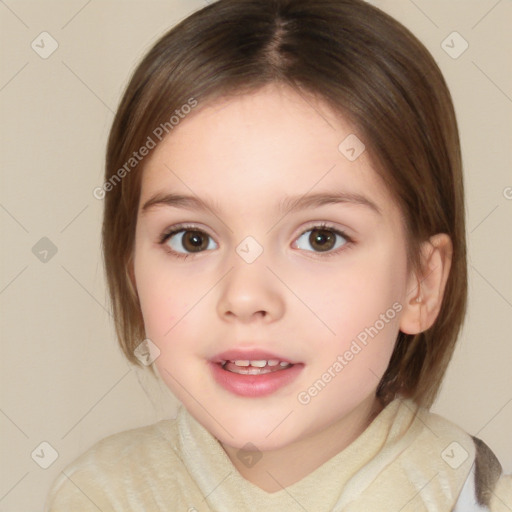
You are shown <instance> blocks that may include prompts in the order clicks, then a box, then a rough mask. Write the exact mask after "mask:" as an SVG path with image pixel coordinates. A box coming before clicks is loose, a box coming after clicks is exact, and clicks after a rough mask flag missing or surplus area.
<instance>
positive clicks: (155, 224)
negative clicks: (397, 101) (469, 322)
mask: <svg viewBox="0 0 512 512" xmlns="http://www.w3.org/2000/svg"><path fill="white" fill-rule="evenodd" d="M352 133H356V134H357V131H356V130H355V129H354V127H352V126H350V124H349V123H348V122H347V121H346V120H344V119H341V118H340V116H339V115H335V114H334V113H333V112H331V111H330V110H329V109H328V108H327V106H325V105H324V104H322V102H321V101H316V100H314V99H313V98H311V97H308V98H306V97H305V96H301V95H298V94H297V93H296V92H294V91H292V90H291V89H288V88H285V87H284V86H277V85H271V86H267V87H265V88H264V89H261V90H260V91H259V92H257V93H254V94H250V95H245V96H240V97H236V98H228V99H224V100H217V101H215V102H214V103H212V104H206V105H203V106H200V108H198V109H197V110H196V111H194V113H193V114H190V115H189V116H188V117H187V118H186V119H185V120H183V121H182V122H181V123H180V125H179V126H177V127H176V128H175V129H174V130H173V132H171V134H170V136H169V137H168V138H167V139H165V140H164V141H163V142H162V143H161V144H160V145H159V146H158V147H157V148H156V149H155V150H154V152H153V154H152V155H151V156H150V157H148V160H147V162H145V167H144V172H143V177H142V187H141V197H140V207H139V211H138V217H137V227H136V240H135V249H134V258H133V267H132V268H131V269H130V272H131V276H132V279H133V282H134V285H135V286H136V289H137V293H138V295H139V299H140V303H141V308H142V313H143V317H144V323H145V329H146V335H147V337H148V338H150V339H151V340H152V341H153V342H154V343H155V344H156V345H157V346H158V347H159V349H160V351H161V354H160V356H159V357H158V359H157V360H156V362H155V364H156V366H157V368H158V370H159V372H160V374H161V376H162V378H163V380H164V381H165V382H166V384H167V385H168V386H169V388H170V389H171V390H172V391H173V393H174V394H175V395H176V397H177V398H178V399H179V400H180V401H181V402H182V403H183V404H184V405H185V407H186V408H187V409H188V410H189V412H190V413H191V414H192V415H193V416H194V417H195V418H196V419H197V420H198V421H199V422H200V423H201V424H202V425H203V426H204V427H205V428H206V429H207V430H208V431H210V432H211V433H212V434H213V435H214V436H215V437H216V438H217V439H218V440H219V441H220V443H221V445H222V446H223V448H224V450H225V452H226V453H227V455H228V456H229V458H230V459H231V461H232V463H233V464H234V466H235V467H236V468H237V469H238V471H239V472H240V473H241V474H242V476H244V477H245V478H246V479H247V480H249V481H250V482H252V483H253V484H255V485H257V486H259V487H260V488H261V489H263V490H265V491H267V492H275V491H277V490H280V489H281V488H283V487H286V486H288V485H291V484H292V483H294V482H296V481H298V480H300V479H302V478H303V477H304V476H306V475H307V474H309V473H310V472H312V471H313V470H314V469H316V468H317V467H319V466H320V465H321V464H323V463H324V462H326V461H327V460H329V459H330V458H331V457H333V456H334V455H335V454H337V453H339V452H340V451H341V450H343V449H344V448H345V447H346V446H348V445H349V444H350V443H351V442H352V441H353V440H354V439H356V438H357V437H358V436H359V435H360V434H361V433H362V432H363V431H364V430H365V429H366V428H367V426H368V425H369V423H370V422H371V421H372V419H373V418H374V417H375V415H376V414H378V413H379V412H380V410H381V406H380V405H379V402H378V401H377V400H376V398H375V391H376V388H377V385H378V383H379V380H380V378H381V377H382V375H383V374H384V372H385V370H386V367H387V365H388V362H389V359H390V357H391V354H392V351H393V347H394V343H395V339H396V336H397V334H398V332H399V330H400V329H402V330H403V331H404V332H409V333H414V332H419V331H421V330H423V329H425V328H427V327H428V326H429V325H431V324H432V322H433V321H434V320H435V317H436V315H437V312H438V310H439V306H440V300H441V298H442V293H443V290H444V284H445V282H446V277H447V274H448V270H449V255H450V242H449V239H448V238H447V237H446V235H437V236H436V237H434V238H432V239H431V240H430V241H428V242H426V243H425V244H424V246H423V248H422V254H423V260H424V275H421V273H420V274H418V273H417V272H413V271H412V270H411V269H409V267H408V265H407V258H406V237H405V229H404V222H403V218H402V215H401V212H400V210H399V208H398V206H397V205H396V203H395V201H394V200H393V198H392V196H391V194H390V193H389V191H388V190H387V189H386V187H385V186H384V184H383V183H382V182H381V180H380V178H379V177H378V176H377V174H376V173H375V171H374V170H373V168H372V164H371V161H370V158H369V156H368V154H367V152H363V153H362V154H361V156H359V158H357V159H356V160H355V161H353V162H351V161H349V160H348V159H347V158H346V157H345V156H344V155H343V154H342V153H341V152H340V151H339V150H338V146H339V144H340V142H341V141H343V140H344V139H345V138H346V137H347V136H348V135H349V134H352ZM333 191H342V192H347V193H351V194H360V195H362V196H364V197H365V198H366V199H367V200H368V201H371V202H372V203H373V204H374V205H376V207H377V208H378V210H379V212H376V211H375V210H374V209H372V208H371V207H369V206H367V205H365V204H356V203H352V202H344V203H337V204H327V205H322V206H315V207H310V208H306V209H301V210H298V211H294V212H291V213H288V214H286V215H283V213H278V212H277V210H276V208H277V205H278V204H279V202H280V201H281V200H282V199H283V198H284V197H285V196H287V195H290V196H303V195H304V194H313V193H320V192H328V193H332V192H333ZM171 192H172V193H175V194H186V195H194V196H197V197H199V198H201V199H209V200H211V201H212V202H214V203H215V205H216V206H217V208H218V211H217V212H216V213H213V212H212V211H211V210H208V209H207V210H204V211H202V210H198V209H195V208H185V207H183V206H179V207H178V206H169V205H163V204H159V205H154V206H153V207H150V208H147V209H146V210H143V206H144V204H145V203H146V202H147V201H148V200H149V199H150V198H152V197H154V196H155V195H156V194H165V193H171ZM180 223H187V224H192V225H193V226H194V228H195V229H199V230H201V231H203V232H204V233H205V235H204V239H203V240H204V241H205V245H204V247H205V250H203V251H202V252H196V253H190V254H189V256H188V257H187V258H185V259H184V258H179V257H178V256H177V255H176V254H173V253H172V252H170V251H172V249H174V250H178V251H182V254H183V252H184V251H186V248H184V247H183V245H182V244H181V243H180V235H177V236H174V238H173V239H170V240H167V241H166V242H165V243H164V244H160V243H159V238H160V236H161V235H162V233H164V232H165V231H166V230H168V229H169V228H170V227H172V226H176V225H178V224H180ZM321 223H327V224H328V225H329V226H330V227H331V226H332V227H334V228H335V229H337V230H340V231H342V232H345V233H346V235H348V237H349V240H347V239H345V238H343V237H338V236H334V233H332V232H330V235H331V236H333V238H334V239H335V240H336V246H335V248H333V249H332V250H330V251H327V252H320V251H318V249H317V246H313V245H311V241H309V242H308V237H309V235H310V234H311V231H309V230H311V229H313V228H314V227H315V226H318V225H319V224H321ZM304 233H306V236H301V235H303V234H304ZM207 235H209V236H210V237H211V238H209V237H208V236H207ZM247 236H252V237H253V238H254V239H255V240H256V241H257V242H258V243H259V244H260V246H261V247H262V248H263V253H262V254H261V255H260V256H259V257H258V258H257V259H256V260H255V261H254V262H253V263H251V264H249V263H247V262H246V261H244V260H243V259H242V258H241V257H240V256H239V254H237V252H236V248H237V246H238V245H239V244H240V242H241V241H242V240H243V239H244V238H245V237H247ZM299 239H300V241H299ZM186 247H188V248H189V249H190V245H188V246H186ZM315 248H316V250H315ZM421 279H423V281H421V282H422V285H421V289H419V288H418V282H419V281H420V280H421ZM419 296H421V302H418V301H417V300H416V299H417V298H418V297H419ZM393 304H399V305H400V307H401V310H400V312H399V313H398V314H396V316H395V317H394V318H393V319H390V320H389V321H388V322H387V323H386V324H385V326H384V328H382V329H381V330H380V331H379V333H378V335H377V336H375V337H374V338H373V339H371V340H370V342H369V343H368V344H367V345H366V346H365V347H364V348H363V349H362V350H361V351H360V352H359V353H358V354H357V355H356V356H355V357H354V358H353V359H352V360H351V361H350V362H349V363H348V364H347V365H346V366H345V367H344V368H343V370H342V371H341V372H339V373H338V374H336V377H335V378H333V379H332V380H331V381H330V382H329V383H328V385H326V386H325V388H324V389H323V390H322V391H321V392H320V393H318V394H317V395H316V396H315V397H313V398H312V399H311V400H310V401H309V403H307V404H302V403H300V402H299V401H298V399H297V396H298V394H299V393H300V392H303V391H305V390H307V389H308V388H309V387H310V386H311V385H312V383H314V382H315V381H317V380H318V379H319V378H321V376H322V374H323V373H324V372H325V371H326V369H327V368H329V367H331V366H332V365H333V363H334V362H335V361H336V359H337V356H338V355H339V354H343V353H344V352H345V351H346V350H347V349H348V348H349V347H350V344H351V343H352V341H353V340H354V339H355V338H356V337H357V335H358V334H359V333H361V331H363V330H364V329H365V327H369V326H372V325H375V323H376V321H377V320H378V319H379V318H380V315H381V314H384V313H385V312H386V311H387V310H389V308H391V307H392V305H393ZM231 348H259V349H265V350H269V351H272V352H275V353H278V354H282V355H284V356H287V357H288V358H289V359H290V360H292V361H300V362H302V363H303V364H304V367H303V369H302V371H301V373H300V375H299V376H298V377H297V379H295V380H294V381H293V382H292V383H291V384H289V385H287V386H285V387H283V388H281V389H279V390H278V391H276V392H275V393H273V394H272V395H269V396H265V397H258V398H247V397H240V396H237V395H234V394H232V393H230V392H229V391H227V390H225V389H224V388H223V387H221V386H220V385H218V384H217V383H216V382H215V380H214V379H213V377H212V375H211V373H210V370H209V363H208V361H209V360H210V359H211V358H212V357H213V356H214V355H215V354H218V353H219V352H221V351H224V350H227V349H231ZM248 442H250V443H252V444H253V445H255V446H256V447H257V449H258V450H259V451H260V452H262V455H263V456H262V458H261V459H260V461H259V462H258V463H257V464H255V465H254V466H253V467H252V468H248V467H246V466H245V465H244V464H243V463H242V462H241V461H240V460H239V458H238V457H237V452H238V450H239V449H240V448H242V447H243V446H245V445H246V443H248ZM299 461H300V462H299Z"/></svg>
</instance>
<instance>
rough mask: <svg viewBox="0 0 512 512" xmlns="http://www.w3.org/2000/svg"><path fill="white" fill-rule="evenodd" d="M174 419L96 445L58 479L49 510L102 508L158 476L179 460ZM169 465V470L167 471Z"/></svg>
mask: <svg viewBox="0 0 512 512" xmlns="http://www.w3.org/2000/svg"><path fill="white" fill-rule="evenodd" d="M177 444H178V429H177V422H176V420H163V421H160V422H158V423H154V424H152V425H148V426H145V427H140V428H135V429H131V430H126V431H123V432H119V433H117V434H113V435H110V436H108V437H106V438H104V439H102V440H101V441H99V442H97V443H96V444H94V445H93V446H92V447H91V448H89V449H88V450H87V451H86V452H85V453H83V454H82V455H80V457H78V458H77V459H76V460H75V461H74V462H72V463H71V464H69V465H68V466H67V467H66V468H65V469H64V470H63V471H62V472H61V473H60V474H59V476H58V477H57V479H56V480H55V482H54V484H53V486H52V489H51V491H50V493H49V496H48V499H47V507H46V510H49V511H52V512H53V511H55V512H56V511H60V510H66V507H69V506H73V507H77V506H80V510H84V511H88V510H95V511H97V510H98V508H99V509H100V510H103V511H104V512H106V511H108V510H113V509H112V503H114V502H116V501H117V500H118V498H117V496H118V495H121V494H122V493H123V489H124V492H125V490H126V488H130V487H131V486H134V487H135V486H140V485H141V482H142V481H143V480H151V481H154V480H155V479H156V480H158V477H159V475H162V474H169V473H172V470H175V469H177V468H176V465H177V464H180V459H179V457H178V455H177V453H178V448H177ZM169 469H171V472H170V471H169Z"/></svg>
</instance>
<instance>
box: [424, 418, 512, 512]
mask: <svg viewBox="0 0 512 512" xmlns="http://www.w3.org/2000/svg"><path fill="white" fill-rule="evenodd" d="M424 421H425V425H426V427H427V428H429V429H432V431H433V433H434V434H435V435H436V436H438V439H437V443H435V444H436V446H437V449H442V451H441V459H443V462H444V463H446V465H447V466H448V468H449V469H450V470H452V472H457V471H458V470H459V468H461V469H462V468H468V469H464V471H463V472H462V474H465V478H464V482H463V486H462V488H461V490H460V494H459V495H458V500H457V505H456V507H455V509H454V512H458V511H463V512H473V511H475V512H476V511H491V512H505V511H507V512H510V511H511V510H512V475H505V474H504V473H503V469H502V466H501V464H500V462H499V460H498V458H497V457H496V455H495V454H494V452H493V451H492V450H491V449H490V448H489V446H487V444H485V443H484V442H483V441H482V440H481V439H479V438H477V437H475V436H471V435H470V434H468V433H467V432H465V431H464V430H463V429H461V428H460V427H459V426H457V425H456V424H454V423H452V422H451V421H449V420H447V419H445V418H443V417H441V416H439V415H437V414H434V413H431V412H426V413H424ZM443 446H444V448H443Z"/></svg>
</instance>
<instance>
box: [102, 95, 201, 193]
mask: <svg viewBox="0 0 512 512" xmlns="http://www.w3.org/2000/svg"><path fill="white" fill-rule="evenodd" d="M197 105H198V102H197V100H196V99H195V98H189V99H188V100H187V103H185V104H184V105H182V106H181V107H180V108H178V109H176V110H175V111H174V112H173V114H172V116H171V117H170V118H169V120H168V121H165V122H164V123H161V124H159V125H158V126H157V127H156V128H155V129H154V130H153V131H152V132H151V135H148V138H147V139H146V142H145V143H144V144H143V145H142V146H141V147H140V148H139V149H138V150H137V151H134V152H133V153H132V156H131V157H130V158H128V160H127V161H126V162H125V163H124V164H123V166H122V167H120V168H119V169H118V170H117V171H116V172H115V173H114V174H113V175H112V176H110V178H109V179H108V180H107V181H105V182H104V183H103V185H102V186H101V187H96V188H95V189H94V190H93V191H92V195H93V196H94V197H95V198H96V199H99V200H101V199H104V198H105V195H106V194H107V193H108V192H110V191H111V190H113V189H114V187H115V186H116V185H117V184H119V183H120V182H121V180H122V179H123V178H124V177H125V176H126V175H128V174H129V173H130V172H131V171H132V170H133V169H135V168H136V167H137V166H138V165H139V163H140V162H141V161H142V160H143V159H144V158H145V157H146V156H148V155H149V153H150V152H151V150H152V149H154V148H155V147H156V145H157V144H158V142H161V141H162V140H163V139H164V138H165V137H166V135H168V134H169V133H170V132H171V131H172V130H174V128H176V126H178V125H179V124H180V122H181V121H182V120H183V119H185V117H186V116H187V115H188V114H190V112H192V109H193V108H195V107H197Z"/></svg>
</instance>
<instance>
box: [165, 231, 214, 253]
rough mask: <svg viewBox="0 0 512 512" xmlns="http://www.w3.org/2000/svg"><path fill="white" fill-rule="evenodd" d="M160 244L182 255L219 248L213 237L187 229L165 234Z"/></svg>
mask: <svg viewBox="0 0 512 512" xmlns="http://www.w3.org/2000/svg"><path fill="white" fill-rule="evenodd" d="M160 243H161V244H164V243H165V244H166V245H167V246H168V247H169V248H170V249H171V250H172V251H173V252H177V253H181V254H189V253H196V252H202V251H206V250H212V249H217V247H218V246H217V244H216V243H215V242H214V241H213V239H212V237H211V236H210V235H208V234H206V233H205V232H204V231H200V230H199V229H186V228H181V229H175V230H174V231H171V232H170V233H166V234H164V235H163V236H162V238H161V240H160Z"/></svg>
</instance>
